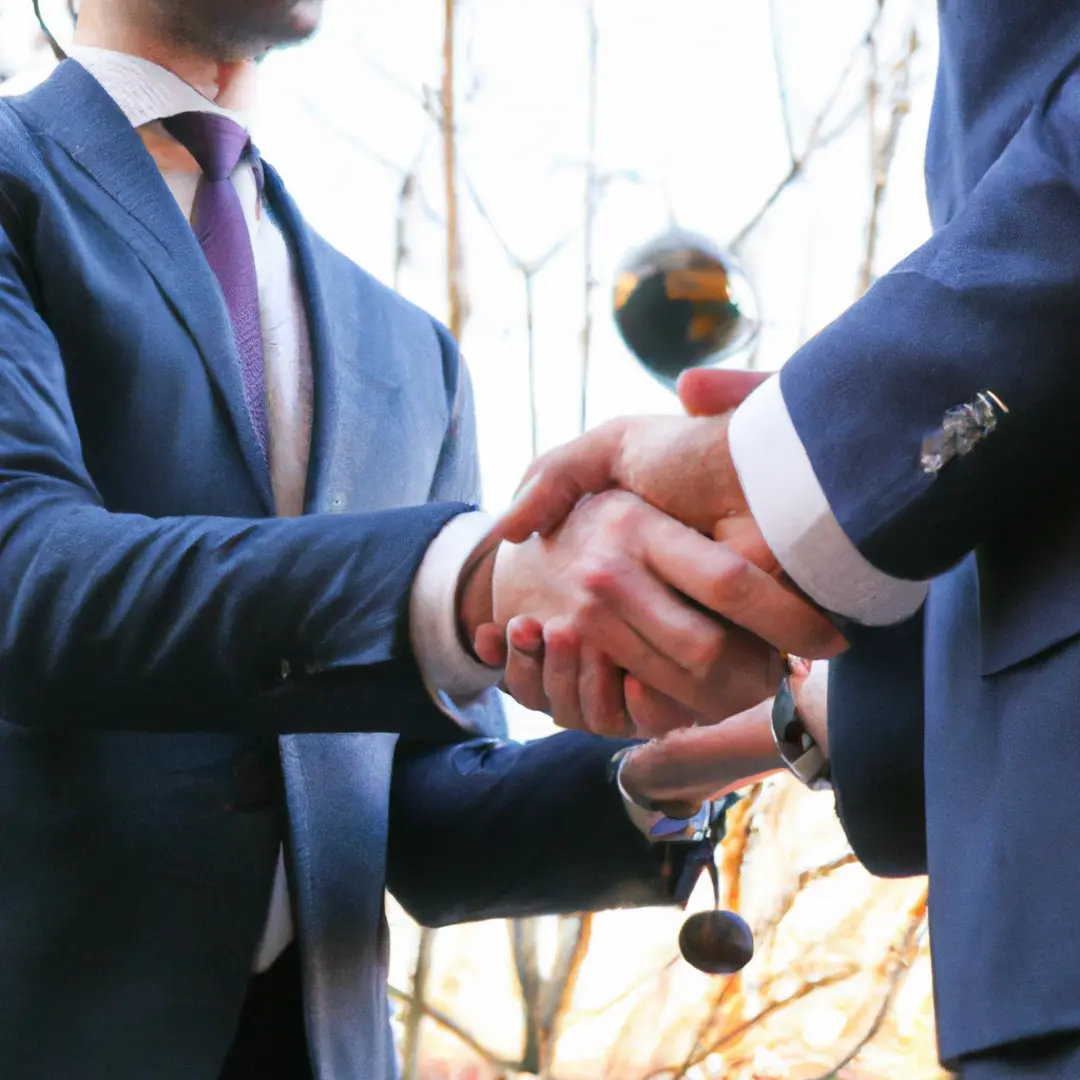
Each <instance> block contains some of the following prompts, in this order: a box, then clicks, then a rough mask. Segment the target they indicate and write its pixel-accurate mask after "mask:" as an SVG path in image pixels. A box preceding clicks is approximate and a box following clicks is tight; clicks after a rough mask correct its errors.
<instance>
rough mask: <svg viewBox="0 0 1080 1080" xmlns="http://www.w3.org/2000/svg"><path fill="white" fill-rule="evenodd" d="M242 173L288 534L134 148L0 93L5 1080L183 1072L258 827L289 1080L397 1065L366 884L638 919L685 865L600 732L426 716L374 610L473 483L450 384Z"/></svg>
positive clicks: (692, 860)
mask: <svg viewBox="0 0 1080 1080" xmlns="http://www.w3.org/2000/svg"><path fill="white" fill-rule="evenodd" d="M264 171H265V183H266V189H265V191H266V199H267V202H268V204H269V206H270V208H271V210H272V212H273V213H274V214H275V215H276V216H277V218H278V220H279V221H280V222H281V223H282V227H283V229H284V231H285V233H286V236H287V238H288V242H289V243H290V245H291V247H292V251H293V254H294V257H295V259H296V261H297V264H298V266H299V268H300V273H301V277H302V283H303V291H304V300H305V307H306V314H307V318H308V322H309V326H310V334H311V342H312V355H313V367H314V382H315V387H314V427H313V433H312V450H311V462H310V469H309V477H308V484H307V495H306V507H305V509H306V514H305V516H303V517H300V518H296V519H292V520H280V519H274V518H273V516H272V515H273V512H274V506H273V499H272V494H271V490H270V482H269V476H268V472H267V466H266V462H265V459H264V458H263V455H262V452H261V450H260V447H259V443H258V440H257V438H256V434H255V431H254V429H253V428H252V425H251V422H250V419H249V416H248V412H247V409H246V407H245V402H244V397H243V387H242V385H241V378H240V371H239V367H238V361H237V356H236V349H235V344H234V341H233V335H232V329H231V326H230V324H229V321H228V314H227V311H226V308H225V304H224V300H223V298H222V295H221V292H220V289H219V288H218V286H217V283H216V280H215V279H214V277H213V275H212V273H211V271H210V269H209V267H208V265H207V263H206V261H205V259H204V257H203V255H202V252H201V250H200V249H199V246H198V242H197V240H196V239H195V236H194V234H193V233H192V230H191V228H190V227H189V225H188V222H187V221H186V220H185V218H184V217H183V215H182V213H181V212H180V211H179V209H178V207H177V204H176V201H175V200H174V199H173V197H172V195H171V194H170V192H169V191H168V189H167V187H166V186H165V183H164V181H163V180H162V178H161V175H160V173H159V172H158V170H157V168H156V167H155V165H154V163H153V161H152V159H151V158H150V156H149V154H148V153H147V152H146V150H145V148H144V146H143V144H142V141H141V140H140V138H139V136H138V135H137V133H136V132H135V130H134V129H133V128H132V127H131V125H130V124H129V123H128V122H127V121H126V120H125V119H124V116H123V114H122V113H121V112H120V111H119V110H118V109H117V108H116V106H115V104H114V103H113V101H112V100H111V98H109V97H108V95H107V94H106V93H105V92H104V91H103V90H102V89H101V87H100V86H99V85H98V83H97V82H96V81H95V80H94V79H93V78H92V77H91V76H89V75H88V74H87V73H86V72H85V71H84V70H83V69H82V68H81V67H80V66H79V65H78V64H76V63H74V62H67V63H65V64H62V65H61V66H60V67H59V68H58V70H57V71H56V72H55V73H54V75H53V76H52V77H51V78H50V79H49V80H48V81H47V82H46V83H44V84H43V85H42V86H40V87H39V88H37V89H35V90H33V91H32V92H30V93H29V94H28V95H26V96H24V97H22V98H19V99H13V100H10V101H0V595H2V596H3V597H4V604H3V608H2V615H0V716H2V717H3V721H2V722H0V828H2V831H3V835H4V844H3V845H2V846H0V996H2V997H3V999H4V1001H5V1002H6V1003H7V1008H6V1015H5V1022H4V1023H3V1024H2V1025H0V1073H2V1074H3V1075H4V1076H6V1077H12V1078H13V1080H23V1078H26V1080H30V1078H34V1080H36V1078H39V1077H49V1078H50V1080H115V1078H116V1077H120V1076H131V1077H136V1076H137V1077H154V1078H155V1080H195V1078H196V1077H205V1078H208V1080H209V1078H213V1077H215V1076H217V1075H218V1073H219V1071H220V1069H221V1068H222V1065H223V1063H224V1061H225V1057H226V1055H227V1053H228V1050H229V1047H230V1044H231V1041H232V1039H233V1036H234V1032H235V1028H236V1022H237V1018H238V1015H239V1013H240V1009H241V1005H242V1003H243V1000H244V996H245V992H246V990H247V988H248V985H249V982H250V979H251V966H252V958H253V956H254V952H255V948H256V945H257V944H258V941H259V936H260V933H261V931H262V929H263V925H264V922H265V919H266V906H267V901H268V897H269V895H270V888H271V882H272V879H273V874H274V867H275V861H276V857H277V852H278V850H279V847H280V845H281V843H282V840H283V839H284V840H285V843H286V849H287V852H288V868H289V877H290V892H291V895H292V899H293V906H294V909H295V916H296V918H295V921H296V927H297V937H298V941H297V948H298V953H299V967H300V971H301V978H302V982H303V992H304V1012H305V1024H306V1029H307V1037H308V1042H309V1045H310V1047H311V1054H312V1058H313V1062H312V1065H313V1070H314V1073H315V1076H316V1077H317V1078H318V1080H358V1078H361V1077H362V1078H364V1080H378V1078H384V1077H390V1076H392V1075H393V1074H394V1070H395V1066H394V1052H393V1046H392V1039H391V1031H390V1025H389V1005H388V1001H387V996H386V966H387V951H388V938H387V928H386V920H385V915H384V910H383V896H384V887H385V886H387V885H388V886H389V887H390V888H391V889H393V891H394V892H395V893H396V895H397V897H398V899H399V900H400V901H401V902H402V904H403V905H404V906H405V907H406V909H408V910H409V911H410V912H411V913H412V914H414V915H415V916H416V917H417V918H418V919H420V920H421V921H423V922H425V923H427V924H429V925H433V926H434V925H445V924H447V923H450V922H456V921H461V920H469V919H480V918H488V917H494V916H504V915H505V916H509V915H528V914H537V913H541V912H549V911H550V912H558V911H576V910H582V909H587V908H599V907H605V906H616V905H625V904H648V903H670V902H674V901H676V900H677V899H679V898H680V897H681V896H683V895H684V894H685V893H686V890H687V889H688V887H689V885H690V884H691V883H692V879H693V877H694V875H695V873H696V869H695V868H696V866H697V865H699V864H700V861H701V859H702V858H703V857H704V854H705V852H704V849H703V848H700V849H695V852H694V853H692V854H691V856H690V857H686V856H684V855H681V854H680V855H673V854H672V849H671V848H667V847H665V846H663V845H659V846H656V845H650V844H649V843H647V842H646V840H645V839H644V838H643V837H642V836H641V834H640V833H638V832H637V830H636V829H635V828H634V827H633V826H632V825H631V824H630V822H629V820H628V818H627V815H626V814H625V811H624V808H623V806H622V803H621V800H620V799H619V797H618V794H617V792H616V791H615V790H614V788H613V786H612V784H611V783H610V782H609V781H608V778H607V775H606V766H607V762H608V760H609V759H610V756H611V754H612V753H613V752H614V750H616V749H618V746H619V745H620V744H618V743H611V742H608V741H605V740H601V739H594V738H590V737H587V736H581V735H576V734H566V735H563V736H559V737H556V738H553V739H550V740H544V741H541V742H538V743H534V744H528V745H518V744H514V743H510V742H507V741H506V740H505V739H504V738H503V737H502V736H503V734H504V723H503V718H502V714H501V712H500V709H499V707H498V704H497V702H496V700H495V697H494V695H488V696H487V697H486V698H485V699H484V700H482V701H481V702H479V703H477V704H476V705H475V706H473V707H471V708H469V709H467V710H465V711H464V714H463V718H464V722H465V724H466V726H468V728H469V730H467V731H466V730H463V729H462V728H461V727H459V726H458V724H456V723H455V722H453V721H452V720H451V719H449V718H448V716H447V715H446V714H445V713H444V712H443V711H442V710H440V709H439V708H437V707H436V705H435V704H433V702H432V700H431V698H430V696H429V694H428V692H427V691H426V690H425V688H424V686H423V685H422V683H421V679H420V676H419V672H418V670H417V667H416V664H415V662H414V660H413V658H412V655H411V652H410V649H409V636H408V626H407V616H408V611H409V589H410V584H411V581H412V577H413V575H414V573H415V571H416V569H417V567H418V565H419V563H420V561H421V559H422V557H423V554H424V552H425V550H426V548H427V546H428V544H429V543H430V542H431V540H432V539H433V538H434V537H435V536H436V535H437V534H438V532H439V531H440V530H441V529H442V528H443V526H444V525H445V524H446V523H447V522H448V521H449V520H451V519H452V518H453V517H454V516H456V515H457V514H459V513H461V512H463V511H465V510H467V509H469V508H471V507H472V506H473V505H474V504H475V502H476V501H477V498H478V488H479V482H478V466H477V458H476V445H475V422H474V416H473V407H472V400H471V392H470V389H469V381H468V374H467V371H466V369H465V367H464V365H463V363H462V362H461V359H460V357H459V355H458V352H457V349H456V347H455V344H454V342H453V341H452V340H451V338H450V336H449V335H448V333H447V332H446V331H445V329H444V328H443V327H441V326H440V325H439V324H438V323H436V322H435V321H434V320H433V319H431V318H430V317H429V316H428V315H426V314H424V313H423V312H421V311H420V310H418V309H416V308H414V307H413V306H411V305H410V304H408V303H406V302H405V301H404V300H402V299H401V298H399V297H398V296H396V295H394V294H393V293H392V292H390V291H389V290H388V289H386V288H385V287H383V286H382V285H380V284H379V283H378V282H376V281H375V280H374V279H373V278H371V277H370V276H369V275H367V274H366V273H364V272H363V271H362V270H360V269H358V268H357V267H356V266H355V265H353V264H352V263H351V262H350V261H349V260H347V259H346V258H344V257H343V256H342V255H341V254H339V253H338V252H336V251H335V250H334V249H333V248H332V247H331V246H330V245H329V244H327V243H326V242H325V241H324V240H322V239H321V238H320V237H319V236H317V235H316V234H315V233H314V232H313V231H312V230H311V229H310V228H308V226H307V225H306V224H305V222H304V220H303V218H302V217H301V215H300V213H299V212H298V210H297V208H296V207H295V205H294V204H293V202H292V201H291V199H290V197H289V195H288V193H287V191H286V189H285V187H284V185H283V184H282V182H281V179H280V177H279V176H278V175H277V174H276V173H275V172H274V170H273V169H272V168H271V167H269V166H268V165H264ZM552 778H557V780H556V781H555V782H553V779H552ZM283 811H284V812H283ZM61 1030H62V1031H63V1037H57V1032H58V1031H61Z"/></svg>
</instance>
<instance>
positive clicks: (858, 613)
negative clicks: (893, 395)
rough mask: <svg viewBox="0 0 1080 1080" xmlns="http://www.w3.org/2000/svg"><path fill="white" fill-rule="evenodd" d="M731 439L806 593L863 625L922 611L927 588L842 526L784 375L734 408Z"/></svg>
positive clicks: (774, 538)
mask: <svg viewBox="0 0 1080 1080" xmlns="http://www.w3.org/2000/svg"><path fill="white" fill-rule="evenodd" d="M728 441H729V445H730V448H731V457H732V461H733V462H734V465H735V470H736V472H737V473H738V476H739V480H740V482H741V484H742V488H743V493H744V495H745V496H746V501H747V503H748V505H749V507H750V512H751V513H752V514H753V515H754V520H755V521H756V522H757V524H758V528H759V529H760V530H761V535H762V536H763V537H764V539H765V542H766V543H767V544H768V545H769V548H770V549H771V551H772V553H773V554H774V555H775V556H776V559H777V561H778V562H779V563H780V565H781V566H782V567H783V568H784V570H785V571H786V572H787V574H788V576H789V577H790V578H791V579H792V581H794V582H795V584H796V585H798V586H799V588H800V589H802V590H803V592H805V593H806V594H807V596H809V597H810V598H811V599H813V600H815V601H816V602H817V603H818V604H820V605H821V606H822V607H823V608H824V609H825V610H826V611H829V612H832V613H833V614H834V615H840V616H842V617H844V618H846V619H851V620H852V621H854V622H856V623H861V624H862V625H864V626H890V625H892V624H894V623H899V622H903V621H904V620H905V619H907V618H909V617H910V616H912V615H913V614H914V613H915V612H916V611H918V609H919V608H920V607H921V606H922V603H923V601H924V600H925V599H926V592H927V589H928V587H929V586H928V583H927V582H924V581H905V580H902V579H901V578H894V577H890V576H889V575H888V574H885V573H883V572H882V571H880V570H878V569H877V567H875V566H873V565H872V564H871V563H869V562H868V561H867V560H866V559H865V558H864V557H863V556H862V554H860V552H859V550H858V549H857V548H856V547H855V545H854V544H853V543H852V542H851V541H850V540H849V539H848V537H847V535H846V534H845V533H844V531H843V529H842V528H841V527H840V523H839V522H838V521H837V520H836V517H835V516H834V514H833V512H832V509H831V508H830V506H829V502H828V499H826V497H825V492H824V491H823V490H822V487H821V484H820V483H819V482H818V478H817V476H816V475H815V473H814V467H813V465H812V464H811V461H810V458H809V456H808V455H807V452H806V448H805V447H804V446H803V444H802V441H801V440H800V439H799V436H798V433H797V432H796V431H795V425H794V424H793V423H792V421H791V416H790V414H789V413H788V409H787V405H786V404H785V403H784V397H783V394H782V393H781V390H780V379H779V376H777V377H775V378H772V379H770V380H769V381H768V382H765V383H762V385H761V386H759V387H758V388H757V390H755V391H754V392H753V393H752V394H751V395H750V397H748V398H747V399H746V401H744V402H743V404H742V405H740V406H739V408H738V409H736V410H735V413H734V415H733V416H732V418H731V426H730V428H729V429H728Z"/></svg>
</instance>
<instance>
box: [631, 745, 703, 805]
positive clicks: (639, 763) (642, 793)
mask: <svg viewBox="0 0 1080 1080" xmlns="http://www.w3.org/2000/svg"><path fill="white" fill-rule="evenodd" d="M647 760H648V757H647V755H646V756H643V755H642V754H641V752H640V748H633V749H631V750H628V751H627V752H626V754H625V756H624V757H623V759H622V761H621V763H620V766H619V774H618V775H619V786H620V789H621V792H622V795H623V796H624V797H625V798H627V799H629V800H630V801H631V802H632V803H633V804H634V805H635V806H639V807H641V809H642V810H648V811H650V812H656V813H660V814H663V815H664V816H665V817H670V818H678V819H685V818H691V817H693V816H694V815H695V814H696V813H697V812H698V811H699V810H700V809H701V807H702V805H703V804H704V802H705V799H704V798H695V797H689V798H680V797H678V796H673V795H672V794H671V793H669V792H659V791H657V795H658V796H659V797H658V798H653V797H652V795H651V794H650V787H651V786H652V787H653V788H654V790H655V786H654V785H650V777H649V769H648V765H647V764H646V762H647Z"/></svg>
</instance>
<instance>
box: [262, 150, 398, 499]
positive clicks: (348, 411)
mask: <svg viewBox="0 0 1080 1080" xmlns="http://www.w3.org/2000/svg"><path fill="white" fill-rule="evenodd" d="M263 169H264V173H265V178H266V196H267V199H268V201H269V203H270V208H271V210H272V212H273V213H274V215H275V216H276V218H277V220H278V222H279V223H280V225H281V227H282V228H283V229H284V231H285V235H286V239H287V241H288V244H289V247H290V250H291V252H292V255H293V258H294V259H295V260H296V266H297V269H298V271H299V277H300V287H301V291H302V293H303V296H304V306H305V310H306V312H307V317H308V329H309V333H310V336H311V351H312V368H313V376H314V403H313V404H314V415H313V418H312V432H311V455H310V458H309V465H308V478H307V492H306V499H305V511H306V512H307V513H333V512H341V511H343V510H347V511H353V512H355V511H360V510H377V509H385V508H387V507H392V506H398V505H400V504H401V479H402V478H401V474H400V471H399V470H393V469H391V470H383V469H379V468H377V467H373V465H374V463H375V462H378V461H380V460H381V459H382V458H383V457H384V454H383V453H380V450H381V449H382V448H383V447H385V446H386V445H392V443H393V440H394V439H395V438H398V437H399V435H400V431H399V428H400V404H401V402H400V395H401V387H400V386H399V384H398V383H397V382H396V381H395V380H394V379H393V378H392V376H391V375H390V374H388V370H392V368H390V367H389V363H388V362H389V360H390V358H391V357H392V356H393V349H394V337H393V334H392V327H391V325H390V320H389V318H388V315H387V311H386V307H385V305H384V304H378V303H375V302H373V301H371V302H369V301H368V298H367V296H366V295H365V288H366V281H365V279H364V278H363V276H362V275H361V274H359V272H357V273H356V274H355V275H348V277H349V282H348V284H349V285H350V286H352V285H355V284H356V283H357V282H359V283H360V288H359V289H354V288H351V287H350V288H347V289H346V288H344V283H343V282H341V281H338V280H331V278H332V275H329V274H328V273H327V270H326V267H325V266H322V265H320V260H319V258H318V257H317V253H316V248H315V243H314V242H313V238H312V235H311V232H310V230H309V229H308V226H307V224H306V223H305V221H304V219H303V218H302V216H301V215H300V212H299V210H298V209H297V207H296V204H295V203H294V202H293V201H292V198H291V197H290V196H289V194H288V192H287V191H286V190H285V186H284V184H283V183H282V182H281V177H280V176H279V175H278V174H277V172H276V171H275V170H274V169H273V168H271V167H270V166H269V165H266V164H265V163H264V164H263ZM331 320H332V321H331ZM358 486H359V487H361V488H362V494H360V495H359V497H358Z"/></svg>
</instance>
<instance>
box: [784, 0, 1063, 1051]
mask: <svg viewBox="0 0 1080 1080" xmlns="http://www.w3.org/2000/svg"><path fill="white" fill-rule="evenodd" d="M939 8H940V23H941V61H940V64H941V66H940V73H939V79H938V87H937V96H936V100H935V104H934V112H933V119H932V122H931V129H930V142H929V147H928V150H927V158H926V173H927V183H928V190H929V196H930V205H931V209H932V211H933V216H934V225H935V232H934V235H933V237H932V238H931V240H930V241H929V242H928V243H927V244H926V245H924V246H923V247H922V248H920V249H919V250H918V251H917V252H916V253H915V254H913V255H912V256H911V257H910V258H908V259H907V260H905V261H904V262H903V263H901V264H900V265H899V266H898V267H897V268H896V269H895V270H893V271H892V272H891V273H889V274H887V275H885V276H884V277H883V278H882V279H881V280H880V281H879V282H878V283H877V284H876V285H875V286H874V288H873V289H871V290H870V292H869V293H868V294H867V295H866V296H865V298H864V299H863V300H861V301H860V302H859V303H858V304H857V305H856V306H855V307H854V308H852V309H851V310H850V311H849V312H847V313H846V314H845V315H844V316H842V317H841V318H840V319H838V320H837V321H836V322H835V323H834V324H833V325H832V326H830V327H828V328H826V329H825V331H824V332H823V333H821V334H820V335H819V336H818V337H817V338H815V339H814V340H813V341H811V342H810V343H809V344H808V345H807V346H806V347H805V348H804V349H803V350H802V351H801V352H800V353H799V354H797V355H796V356H795V358H794V359H793V360H792V361H791V362H790V364H789V365H788V366H787V367H785V369H784V371H783V372H782V375H781V387H782V391H783V394H784V399H785V402H786V404H787V406H788V409H789V411H790V413H791V417H792V420H793V422H794V423H795V426H796V429H797V430H798V433H799V436H800V438H801V439H802V441H803V443H804V445H805V446H806V448H807V452H808V454H809V456H810V459H811V462H812V465H813V468H814V471H815V473H816V474H817V476H818V477H819V479H820V481H821V484H822V487H823V489H824V490H825V492H826V494H827V497H828V500H829V504H830V506H831V508H832V510H833V512H834V513H835V515H836V517H837V519H838V521H839V522H840V524H841V526H842V527H843V529H844V531H845V532H846V534H847V535H848V537H849V538H850V539H851V540H852V541H853V542H854V543H855V545H856V546H857V547H858V549H859V551H860V552H861V553H862V554H863V555H864V556H865V557H866V558H867V559H868V560H869V561H870V562H871V563H873V564H874V565H875V566H877V567H878V568H879V569H881V570H884V571H885V572H887V573H889V574H891V575H894V576H895V577H898V578H909V579H912V580H925V579H927V578H931V577H934V576H935V575H937V577H936V580H935V581H934V582H933V584H932V586H931V589H930V594H929V598H928V600H927V603H926V605H925V608H924V610H923V612H922V613H921V614H920V615H919V616H917V617H916V618H915V619H913V620H911V621H909V622H908V623H907V624H904V625H900V626H895V627H891V628H888V629H884V630H867V629H860V628H857V627H856V628H852V635H853V637H852V640H853V648H852V650H851V651H850V653H849V654H848V655H846V656H844V657H843V658H842V659H840V660H839V661H838V662H837V663H836V664H835V665H834V667H833V670H832V675H831V685H830V703H829V705H830V707H829V714H830V715H829V725H830V743H831V748H832V753H833V764H834V775H835V779H836V785H837V793H838V808H839V811H840V815H841V819H842V821H843V823H844V825H845V827H846V829H847V831H848V835H849V837H850V839H851V840H852V843H853V845H854V847H855V850H856V852H857V854H858V855H859V856H860V858H861V859H862V860H863V861H864V862H865V863H866V864H867V865H868V866H869V867H870V868H871V869H872V870H874V871H876V872H877V873H881V874H892V875H905V874H916V873H922V872H924V871H926V870H929V874H930V920H931V934H932V939H933V945H934V971H935V989H936V999H937V1015H938V1033H939V1042H940V1050H941V1055H942V1057H943V1059H945V1060H947V1061H948V1060H953V1059H956V1058H959V1057H961V1056H962V1055H965V1054H969V1053H972V1052H976V1051H981V1050H985V1049H988V1048H991V1047H994V1046H997V1045H999V1044H1003V1043H1008V1042H1010V1041H1013V1040H1018V1039H1021V1038H1025V1037H1028V1036H1037V1035H1040V1034H1045V1033H1047V1032H1053V1031H1058V1030H1063V1029H1064V1030H1067V1029H1074V1028H1080V980H1078V978H1077V974H1076V973H1077V970H1078V969H1080V936H1078V934H1077V910H1078V909H1077V900H1076V897H1077V896H1080V857H1077V855H1076V851H1077V850H1078V849H1080V814H1077V812H1076V807H1075V799H1074V797H1073V794H1072V792H1073V790H1074V788H1075V774H1076V770H1077V768H1078V767H1080V695H1078V693H1077V671H1078V670H1080V498H1078V491H1077V488H1078V481H1080V472H1078V471H1077V469H1076V462H1077V461H1078V460H1080V425H1078V424H1077V422H1076V410H1077V408H1078V406H1080V73H1078V70H1077V65H1078V63H1080V20H1078V19H1077V18H1076V13H1075V9H1074V8H1073V7H1072V5H1069V4H1063V3H1057V2H1050V0H1039V2H1031V3H1027V4H1019V5H1018V4H1010V3H1007V2H1005V0H992V2H990V3H978V4H976V3H974V2H973V0H966V2H965V0H959V2H954V0H949V2H948V3H946V2H944V0H942V3H940V5H939ZM987 389H989V390H992V391H993V392H994V393H996V394H997V395H998V396H999V398H1000V399H1001V400H1002V401H1003V402H1004V403H1005V405H1006V406H1007V407H1008V413H1007V414H1005V413H1003V414H1002V415H1001V418H1000V423H999V425H998V427H997V429H996V430H995V431H994V432H993V433H992V434H989V435H988V436H986V437H985V438H984V439H983V440H982V441H981V442H980V443H979V444H978V445H977V446H976V447H975V449H974V450H972V452H970V453H969V454H967V455H965V456H962V457H957V458H955V459H954V460H952V461H950V462H949V463H948V464H946V465H945V466H944V468H943V469H942V470H941V471H940V472H939V473H937V474H936V475H931V474H927V473H925V472H923V470H922V469H921V468H920V460H919V459H920V447H921V445H922V441H923V438H924V436H925V435H927V434H928V433H930V432H932V431H935V430H937V429H939V428H940V427H941V424H942V420H943V417H944V414H945V412H946V410H948V409H950V408H951V407H953V406H956V405H959V404H961V403H964V402H970V401H972V400H973V399H974V397H975V396H976V394H977V393H978V392H979V391H982V390H987Z"/></svg>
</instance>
